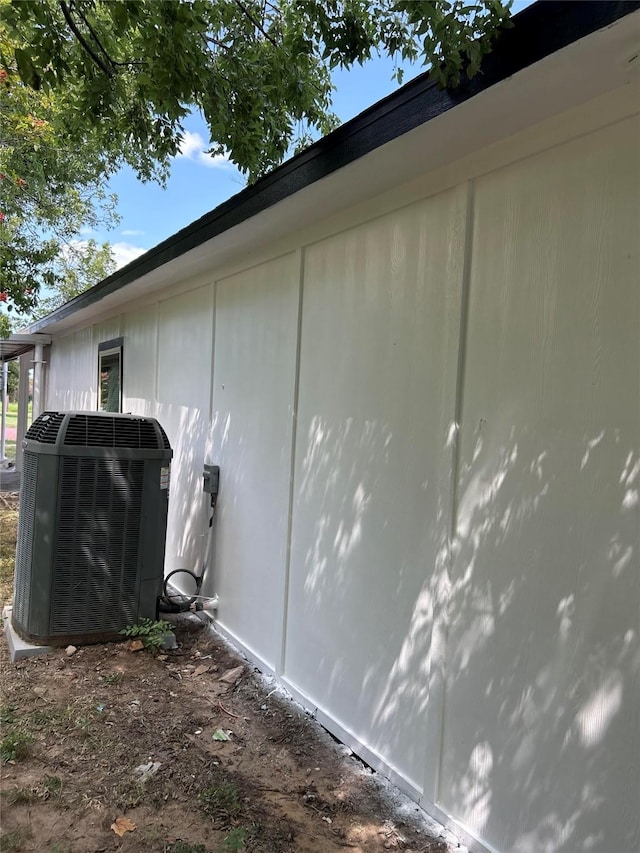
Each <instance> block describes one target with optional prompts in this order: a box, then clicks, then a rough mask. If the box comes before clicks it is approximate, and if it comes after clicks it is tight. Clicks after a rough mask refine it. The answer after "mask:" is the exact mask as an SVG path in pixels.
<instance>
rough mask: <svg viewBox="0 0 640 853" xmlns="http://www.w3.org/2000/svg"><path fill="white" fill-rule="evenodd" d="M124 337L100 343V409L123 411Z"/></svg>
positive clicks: (102, 410) (101, 410)
mask: <svg viewBox="0 0 640 853" xmlns="http://www.w3.org/2000/svg"><path fill="white" fill-rule="evenodd" d="M122 341H123V339H122V338H114V340H112V341H104V343H101V344H99V345H98V411H99V412H121V411H122Z"/></svg>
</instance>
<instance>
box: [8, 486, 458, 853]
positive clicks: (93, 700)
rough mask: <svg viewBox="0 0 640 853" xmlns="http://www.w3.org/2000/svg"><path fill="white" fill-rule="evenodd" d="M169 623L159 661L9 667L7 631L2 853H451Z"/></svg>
mask: <svg viewBox="0 0 640 853" xmlns="http://www.w3.org/2000/svg"><path fill="white" fill-rule="evenodd" d="M6 510H7V506H6V499H5V505H4V506H0V525H2V529H3V530H4V531H5V538H8V534H7V532H6V531H7V527H6V520H7V518H6ZM1 544H2V543H1V542H0V545H1ZM175 630H176V636H177V640H178V644H179V647H178V649H176V650H174V651H166V652H163V653H161V654H153V653H151V652H149V651H138V652H133V651H131V650H130V643H124V642H123V643H109V644H102V645H97V646H85V647H82V648H79V649H78V651H77V652H76V653H75V654H73V655H72V656H67V654H66V653H65V650H64V649H61V650H57V651H54V652H53V653H52V654H50V655H47V656H43V657H41V658H37V659H31V660H27V661H20V662H18V663H17V664H15V665H12V664H11V663H10V662H9V660H8V655H7V646H6V641H5V639H4V638H2V640H1V641H0V662H1V665H2V674H1V687H2V700H1V705H0V726H1V738H0V752H1V758H2V785H1V787H2V793H1V798H0V806H1V809H2V815H1V817H2V824H1V825H2V830H1V834H2V841H1V843H0V849H2V850H3V851H24V853H29V851H38V853H40V852H41V851H50V853H104V851H115V850H118V851H122V853H126V851H131V853H133V852H134V851H135V853H152V851H153V852H154V853H156V851H162V853H214V851H221V853H222V851H234V850H236V851H256V853H292V851H296V853H333V851H342V850H352V851H360V852H361V853H382V851H388V850H404V851H413V853H446V851H449V849H450V848H449V847H448V845H447V844H446V843H445V842H444V840H443V839H442V837H441V838H433V837H430V836H429V835H428V832H427V828H428V824H427V823H426V822H423V820H422V818H421V812H420V811H419V810H418V809H417V807H413V806H411V807H408V808H404V809H403V810H402V816H399V813H398V812H397V811H396V810H395V808H394V805H395V801H394V800H393V799H392V798H390V797H389V795H388V793H386V789H385V787H384V786H380V785H379V783H378V782H377V777H376V775H375V774H373V773H371V772H370V771H369V770H368V769H367V768H365V767H364V766H363V765H362V764H361V763H360V762H358V761H357V760H356V759H355V758H353V757H348V756H347V755H345V754H344V753H345V752H346V751H345V750H344V749H338V747H337V745H336V743H335V741H334V740H333V739H332V738H331V737H330V736H329V735H328V734H327V733H326V732H325V731H324V730H322V729H321V728H320V727H319V726H318V725H317V724H316V723H315V722H314V721H313V720H312V719H310V718H309V717H308V716H307V715H306V714H305V713H304V712H303V711H302V710H301V709H300V708H299V706H298V705H297V704H296V703H294V702H293V701H291V700H290V699H288V698H287V697H286V696H283V695H282V694H281V693H280V692H279V691H276V692H273V688H272V687H270V686H269V685H268V684H266V682H265V680H264V679H263V678H262V677H260V676H259V675H258V673H257V671H256V670H254V668H253V667H252V666H251V665H250V664H249V663H247V662H246V661H245V660H244V659H243V658H242V657H240V656H239V655H237V654H236V653H234V652H233V651H232V650H230V649H229V647H228V646H227V645H226V644H225V643H224V641H223V640H222V639H221V638H220V637H218V636H217V635H216V634H215V633H213V632H212V631H211V630H210V629H209V628H208V627H207V626H205V625H204V624H203V623H202V622H200V620H199V619H197V618H196V617H193V616H191V617H189V616H187V617H184V618H181V619H180V621H179V623H178V624H177V625H176V629H175ZM233 670H236V672H235V673H232V675H230V676H229V673H230V671H233ZM225 675H227V676H228V677H227V679H226V680H225V679H224V677H225ZM220 738H222V739H220ZM224 738H228V739H224ZM116 830H118V831H121V832H122V835H118V834H117V832H116Z"/></svg>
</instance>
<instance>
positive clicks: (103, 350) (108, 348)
mask: <svg viewBox="0 0 640 853" xmlns="http://www.w3.org/2000/svg"><path fill="white" fill-rule="evenodd" d="M123 349H124V338H112V339H111V340H109V341H102V343H100V344H98V389H97V395H96V396H97V400H96V404H97V411H99V412H106V411H108V410H107V409H103V408H102V406H101V403H102V400H101V380H100V377H101V374H102V360H103V358H106V357H107V356H113V355H117V356H118V409H117V412H116V413H117V414H121V413H122V384H123Z"/></svg>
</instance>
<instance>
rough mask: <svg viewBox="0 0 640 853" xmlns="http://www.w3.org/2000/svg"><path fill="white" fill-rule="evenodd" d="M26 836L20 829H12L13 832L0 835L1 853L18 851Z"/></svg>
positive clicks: (15, 852) (16, 852)
mask: <svg viewBox="0 0 640 853" xmlns="http://www.w3.org/2000/svg"><path fill="white" fill-rule="evenodd" d="M27 837H28V836H27V833H26V832H25V831H24V830H22V829H14V830H13V832H7V833H5V834H4V835H0V850H2V853H18V851H20V850H22V845H23V842H24V841H25V840H26V839H27Z"/></svg>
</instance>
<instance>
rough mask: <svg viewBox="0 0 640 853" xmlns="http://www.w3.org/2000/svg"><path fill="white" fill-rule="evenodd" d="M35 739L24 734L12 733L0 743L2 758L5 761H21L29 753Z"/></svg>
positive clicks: (0, 755) (0, 756)
mask: <svg viewBox="0 0 640 853" xmlns="http://www.w3.org/2000/svg"><path fill="white" fill-rule="evenodd" d="M34 740H35V738H33V737H31V735H27V734H24V733H23V732H10V733H9V734H8V735H6V737H3V738H2V740H1V741H0V758H1V759H2V760H3V761H20V759H21V758H24V757H25V756H26V755H27V754H28V752H29V746H30V745H31V744H32V743H33V742H34Z"/></svg>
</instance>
